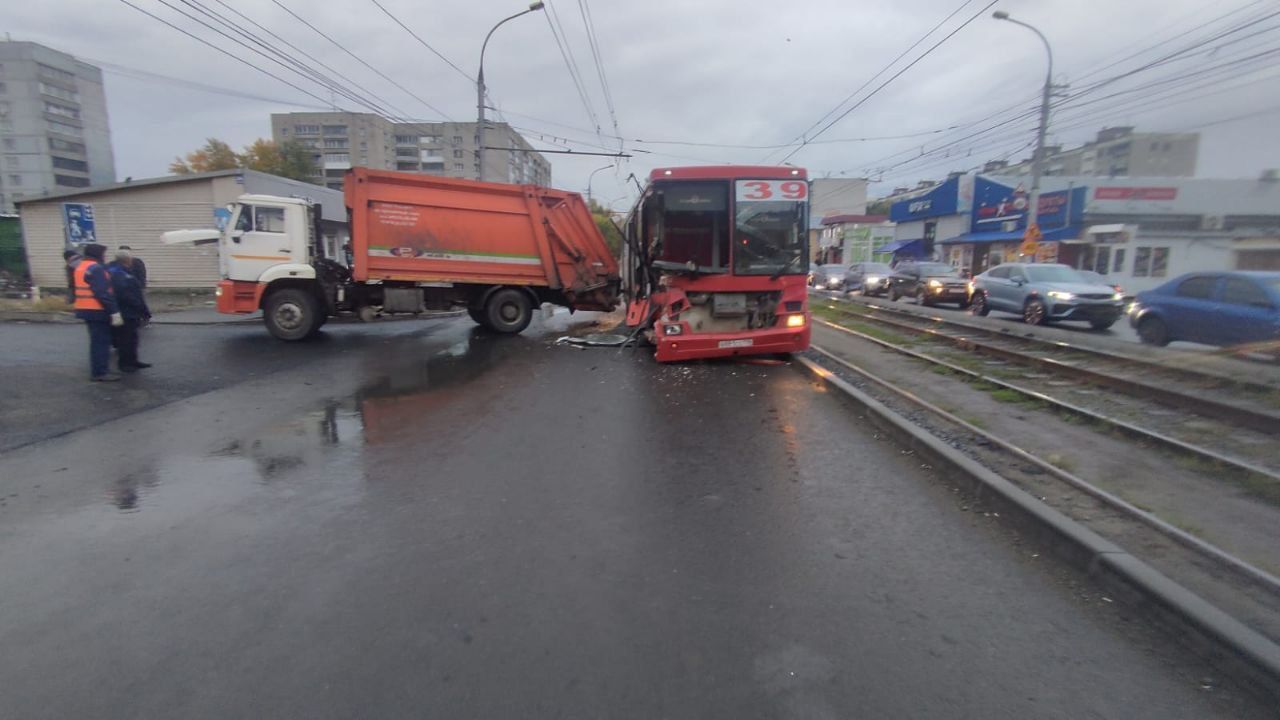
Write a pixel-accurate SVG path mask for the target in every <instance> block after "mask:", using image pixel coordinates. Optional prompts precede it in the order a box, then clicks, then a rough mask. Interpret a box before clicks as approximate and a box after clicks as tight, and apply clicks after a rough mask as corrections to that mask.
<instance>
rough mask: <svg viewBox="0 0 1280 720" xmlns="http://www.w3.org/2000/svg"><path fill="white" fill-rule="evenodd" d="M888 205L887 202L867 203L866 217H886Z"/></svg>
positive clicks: (874, 201)
mask: <svg viewBox="0 0 1280 720" xmlns="http://www.w3.org/2000/svg"><path fill="white" fill-rule="evenodd" d="M891 204H892V203H890V202H889V201H888V200H872V201H871V202H869V203H867V214H868V215H888V214H889V206H890V205H891Z"/></svg>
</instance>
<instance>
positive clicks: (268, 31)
mask: <svg viewBox="0 0 1280 720" xmlns="http://www.w3.org/2000/svg"><path fill="white" fill-rule="evenodd" d="M215 2H217V3H218V4H219V5H221V6H223V7H225V8H226V9H227V10H230V11H231V12H233V13H235V14H236V15H237V16H239V17H240V18H241V19H243V20H244V21H245V22H247V23H249V24H251V25H253V26H254V27H256V28H258V29H259V30H261V31H263V32H264V33H266V34H267V35H270V36H271V37H273V38H275V39H276V40H279V41H280V42H282V43H284V44H285V45H287V46H288V47H290V48H292V49H293V50H294V51H295V52H297V53H299V54H300V55H302V56H303V57H305V58H307V59H308V60H310V61H311V62H313V63H315V64H317V65H319V66H320V67H322V68H324V69H325V70H327V71H329V72H330V73H332V74H334V75H336V76H337V77H338V78H340V79H342V80H343V81H344V82H346V83H347V84H348V85H349V86H359V85H360V83H358V82H356V81H355V80H352V79H351V78H350V77H347V76H346V75H344V74H343V73H341V72H339V71H338V70H335V69H334V68H333V67H331V66H329V65H327V64H325V63H324V61H322V60H320V59H318V58H316V57H315V56H314V55H312V54H310V53H308V52H307V51H306V50H303V49H302V48H300V47H298V46H297V45H294V44H293V43H291V42H289V41H288V40H286V39H285V38H283V37H281V36H280V35H278V34H277V33H275V32H273V31H272V30H271V29H270V28H267V27H265V26H263V25H262V23H259V22H258V21H256V20H254V19H253V18H251V17H249V16H247V15H245V14H244V13H242V12H240V11H239V10H237V9H235V8H234V7H232V6H230V5H228V4H227V3H226V2H224V0H215ZM364 92H365V93H366V94H367V95H368V96H369V97H372V98H373V99H375V100H377V101H378V102H379V103H381V104H382V105H384V106H386V107H388V108H390V109H392V110H394V111H396V113H398V114H399V115H400V116H402V117H405V116H407V114H406V113H405V111H403V110H401V109H400V108H398V107H396V106H395V105H393V104H391V103H390V102H388V101H387V100H385V99H383V98H381V97H378V96H377V95H375V94H373V93H372V92H370V91H369V90H368V89H367V88H365V89H364Z"/></svg>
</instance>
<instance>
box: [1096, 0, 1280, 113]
mask: <svg viewBox="0 0 1280 720" xmlns="http://www.w3.org/2000/svg"><path fill="white" fill-rule="evenodd" d="M1277 16H1280V11H1275V12H1272V13H1269V14H1267V15H1265V16H1263V17H1261V18H1258V19H1256V20H1253V21H1251V22H1249V23H1246V24H1242V25H1238V26H1236V27H1234V28H1232V29H1230V30H1226V31H1223V32H1220V33H1218V34H1216V35H1213V36H1211V37H1208V38H1205V39H1203V40H1200V41H1197V42H1195V43H1192V44H1191V45H1188V46H1185V47H1183V48H1181V49H1179V50H1175V51H1173V52H1171V53H1169V54H1167V55H1164V56H1162V57H1159V58H1157V59H1155V60H1152V61H1151V62H1148V63H1146V64H1145V65H1140V66H1138V67H1136V68H1134V69H1132V70H1129V71H1126V72H1123V73H1120V74H1119V75H1114V76H1112V77H1109V78H1107V79H1105V80H1100V81H1098V82H1096V83H1093V84H1092V85H1089V86H1087V87H1085V88H1083V89H1081V90H1079V91H1077V92H1076V93H1075V94H1074V95H1073V97H1080V96H1081V95H1086V94H1088V93H1091V92H1094V91H1095V90H1097V89H1099V88H1102V87H1106V86H1107V85H1110V84H1112V83H1115V82H1118V81H1120V80H1123V79H1125V78H1127V77H1131V76H1133V75H1136V74H1138V73H1140V72H1145V71H1147V70H1150V69H1151V68H1153V67H1158V66H1160V65H1164V64H1166V63H1169V62H1172V61H1173V60H1176V59H1177V58H1179V57H1181V56H1183V55H1186V54H1187V53H1189V52H1191V51H1193V50H1198V49H1200V48H1202V47H1204V46H1206V45H1208V44H1210V43H1212V42H1214V41H1215V40H1220V39H1222V38H1224V37H1227V36H1228V35H1233V34H1235V33H1237V32H1240V31H1241V30H1245V29H1247V28H1249V27H1251V26H1253V25H1255V24H1257V23H1259V22H1262V21H1264V20H1270V19H1271V18H1274V17H1277ZM1272 29H1274V28H1266V29H1264V30H1262V31H1259V33H1254V35H1257V34H1260V33H1264V32H1268V31H1270V30H1272ZM1254 35H1249V36H1246V37H1253V36H1254ZM1241 39H1243V38H1241Z"/></svg>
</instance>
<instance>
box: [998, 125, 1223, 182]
mask: <svg viewBox="0 0 1280 720" xmlns="http://www.w3.org/2000/svg"><path fill="white" fill-rule="evenodd" d="M1199 151H1200V133H1140V132H1134V128H1133V127H1131V126H1124V127H1112V128H1103V129H1102V130H1099V131H1098V134H1097V136H1096V137H1095V138H1094V140H1093V141H1092V142H1088V143H1085V144H1084V145H1081V146H1080V147H1078V148H1072V149H1070V150H1064V149H1063V148H1062V147H1061V146H1060V145H1047V146H1045V158H1046V160H1045V165H1044V174H1045V175H1065V176H1073V177H1194V176H1195V174H1196V160H1197V157H1198V155H1199ZM982 172H984V173H988V174H999V175H1006V176H1008V175H1030V174H1031V159H1030V158H1027V159H1024V160H1022V161H1020V162H1018V163H1016V164H1008V163H1006V162H1005V161H1003V160H993V161H991V162H988V163H987V164H986V165H985V166H983V169H982Z"/></svg>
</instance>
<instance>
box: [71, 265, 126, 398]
mask: <svg viewBox="0 0 1280 720" xmlns="http://www.w3.org/2000/svg"><path fill="white" fill-rule="evenodd" d="M106 252H107V249H106V248H105V247H103V246H101V245H99V244H97V243H89V244H88V245H85V246H84V258H83V259H82V260H81V261H80V262H78V263H76V267H75V270H73V271H72V273H71V274H72V278H73V280H74V283H75V284H74V287H73V296H72V297H73V300H74V302H73V303H72V306H73V307H74V308H75V311H76V317H78V318H80V319H81V320H83V321H84V324H85V326H86V327H87V328H88V329H89V370H90V375H89V378H90V379H91V380H93V381H94V382H116V381H118V380H119V379H120V376H119V375H117V374H115V373H113V372H111V328H112V327H113V326H115V327H119V326H121V325H124V317H123V316H122V315H121V314H120V309H119V308H118V307H117V306H116V298H115V292H114V291H113V290H112V287H111V278H110V276H109V275H108V273H107V266H106V265H104V264H103V258H104V257H105V255H106Z"/></svg>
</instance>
